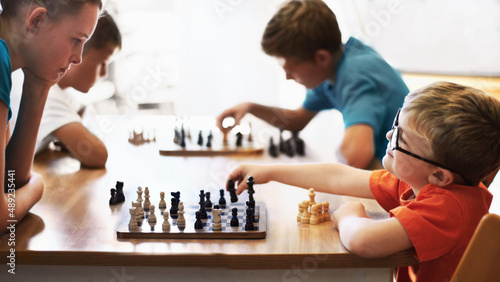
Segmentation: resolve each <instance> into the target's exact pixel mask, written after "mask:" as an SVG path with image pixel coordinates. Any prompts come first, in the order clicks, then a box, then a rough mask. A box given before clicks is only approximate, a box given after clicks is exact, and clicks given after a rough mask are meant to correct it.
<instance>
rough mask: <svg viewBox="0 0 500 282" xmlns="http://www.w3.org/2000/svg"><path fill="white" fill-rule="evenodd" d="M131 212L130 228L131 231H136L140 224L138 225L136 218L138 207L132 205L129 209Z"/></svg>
mask: <svg viewBox="0 0 500 282" xmlns="http://www.w3.org/2000/svg"><path fill="white" fill-rule="evenodd" d="M129 212H130V222H129V223H128V230H129V231H135V230H138V229H139V226H138V225H137V220H136V214H137V213H136V208H135V207H132V208H130V209H129Z"/></svg>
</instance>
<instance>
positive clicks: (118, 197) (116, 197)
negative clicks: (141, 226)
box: [109, 181, 125, 206]
mask: <svg viewBox="0 0 500 282" xmlns="http://www.w3.org/2000/svg"><path fill="white" fill-rule="evenodd" d="M123 202H125V194H123V182H121V181H116V185H115V188H111V198H110V199H109V205H111V206H114V205H118V204H120V203H123Z"/></svg>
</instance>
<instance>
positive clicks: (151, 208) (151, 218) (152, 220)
mask: <svg viewBox="0 0 500 282" xmlns="http://www.w3.org/2000/svg"><path fill="white" fill-rule="evenodd" d="M149 211H150V214H149V217H148V223H149V226H151V231H153V230H155V225H156V215H155V205H150V206H149Z"/></svg>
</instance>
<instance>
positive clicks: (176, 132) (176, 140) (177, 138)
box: [134, 127, 181, 144]
mask: <svg viewBox="0 0 500 282" xmlns="http://www.w3.org/2000/svg"><path fill="white" fill-rule="evenodd" d="M134 138H135V131H134ZM180 139H181V133H180V132H179V130H178V129H177V127H175V129H174V143H175V144H179V141H180Z"/></svg>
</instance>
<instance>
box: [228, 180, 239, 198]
mask: <svg viewBox="0 0 500 282" xmlns="http://www.w3.org/2000/svg"><path fill="white" fill-rule="evenodd" d="M227 190H229V195H230V196H231V203H236V202H238V195H236V189H235V188H234V181H233V180H232V179H229V180H228V181H227Z"/></svg>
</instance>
